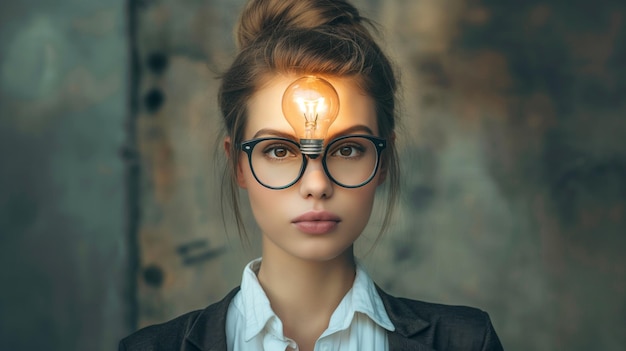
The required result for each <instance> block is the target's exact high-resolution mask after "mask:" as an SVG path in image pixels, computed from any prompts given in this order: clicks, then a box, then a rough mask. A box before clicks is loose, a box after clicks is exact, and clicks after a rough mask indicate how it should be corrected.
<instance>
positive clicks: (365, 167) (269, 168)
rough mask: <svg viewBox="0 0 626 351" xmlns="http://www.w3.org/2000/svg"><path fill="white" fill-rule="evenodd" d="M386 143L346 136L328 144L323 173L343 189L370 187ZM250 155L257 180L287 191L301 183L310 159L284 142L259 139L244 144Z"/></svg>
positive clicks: (293, 144)
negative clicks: (366, 185)
mask: <svg viewBox="0 0 626 351" xmlns="http://www.w3.org/2000/svg"><path fill="white" fill-rule="evenodd" d="M386 146H387V142H386V140H385V139H381V138H377V137H375V136H371V135H346V136H342V137H339V138H337V139H334V140H332V141H331V142H329V143H328V145H327V146H326V148H325V150H324V154H323V156H322V165H323V166H324V171H325V172H326V175H327V176H328V178H329V179H330V180H332V181H333V182H334V183H335V184H337V185H339V186H342V187H344V188H358V187H361V186H364V185H365V184H367V183H369V182H370V181H371V180H372V178H374V175H376V172H377V171H378V165H379V163H380V155H381V152H382V151H383V150H384V149H385V147H386ZM241 150H242V151H243V152H245V153H246V154H248V161H249V162H250V169H251V170H252V174H253V175H254V178H255V179H256V180H257V182H259V184H261V185H263V186H264V187H266V188H270V189H276V190H278V189H285V188H288V187H290V186H292V185H294V184H295V183H297V182H298V180H300V178H301V177H302V175H303V174H304V170H305V169H306V165H307V162H308V157H307V156H306V155H304V154H303V153H302V152H301V151H300V145H299V144H298V143H297V142H295V141H293V140H291V139H285V138H274V137H272V138H259V139H252V140H248V141H245V142H243V143H241Z"/></svg>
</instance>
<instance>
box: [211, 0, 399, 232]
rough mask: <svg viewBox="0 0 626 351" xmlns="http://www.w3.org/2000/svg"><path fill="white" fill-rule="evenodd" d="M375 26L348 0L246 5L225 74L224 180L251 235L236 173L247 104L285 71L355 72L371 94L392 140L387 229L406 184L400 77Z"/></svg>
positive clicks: (255, 0)
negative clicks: (398, 135) (401, 163)
mask: <svg viewBox="0 0 626 351" xmlns="http://www.w3.org/2000/svg"><path fill="white" fill-rule="evenodd" d="M368 26H369V27H371V28H373V25H372V22H371V21H370V20H369V19H367V18H365V17H362V16H361V15H360V14H359V12H358V10H357V9H356V8H354V6H352V5H351V4H350V3H348V2H347V1H344V0H251V1H249V2H248V3H247V4H246V6H245V8H244V9H243V11H242V13H241V17H240V19H239V23H238V24H237V27H236V40H237V45H238V47H239V52H238V54H237V56H236V57H235V60H234V61H233V63H232V65H231V66H230V68H229V69H228V70H227V71H226V73H225V74H224V75H223V76H222V84H221V86H220V90H219V93H218V101H219V106H220V109H221V112H222V115H223V117H224V124H225V131H224V133H225V134H226V135H228V136H229V137H230V138H231V144H230V145H231V150H229V151H230V159H229V164H228V166H227V167H226V169H225V174H224V178H223V179H222V183H223V185H225V184H224V183H225V182H226V181H229V182H230V184H229V186H223V187H222V199H224V198H225V195H226V194H225V192H226V191H229V195H230V196H229V197H230V200H231V205H232V209H233V211H234V214H235V219H236V222H237V227H238V230H239V233H240V235H245V228H244V225H243V220H242V218H241V214H240V208H239V197H238V194H239V193H238V187H237V183H236V170H237V165H238V162H239V157H240V152H239V149H238V147H239V145H240V143H241V142H242V141H243V140H242V137H243V131H244V127H245V123H246V115H247V112H246V108H247V103H248V101H249V100H250V98H251V97H252V95H253V94H254V93H255V92H256V91H257V89H259V88H260V87H261V86H262V85H263V83H264V82H265V81H266V80H267V79H268V78H270V77H271V75H273V74H279V73H292V74H321V75H327V76H335V77H349V78H352V79H354V80H355V82H356V83H357V84H358V86H359V87H360V88H361V89H362V91H363V92H364V93H365V94H367V95H368V96H370V97H372V99H373V100H374V103H375V107H376V114H377V119H378V130H379V133H380V137H382V138H385V139H387V149H386V150H385V152H384V154H383V156H382V160H383V165H384V168H385V169H386V171H387V180H386V182H387V183H388V186H389V192H388V204H387V210H386V213H385V217H384V220H383V224H382V227H381V230H380V233H381V234H382V233H383V232H384V231H385V230H386V229H387V227H388V225H389V223H390V221H391V218H392V213H393V209H394V207H395V203H396V200H397V196H398V189H399V183H400V181H399V169H398V168H399V167H398V160H397V150H396V145H395V134H394V129H395V126H396V89H397V82H396V77H395V74H394V71H393V68H392V65H391V63H390V61H389V59H388V58H387V56H386V55H385V54H384V53H383V52H382V50H381V49H380V47H379V46H378V45H377V43H376V42H375V40H374V39H373V37H372V35H371V34H370V31H369V30H368ZM227 179H228V180H227ZM246 238H247V237H246Z"/></svg>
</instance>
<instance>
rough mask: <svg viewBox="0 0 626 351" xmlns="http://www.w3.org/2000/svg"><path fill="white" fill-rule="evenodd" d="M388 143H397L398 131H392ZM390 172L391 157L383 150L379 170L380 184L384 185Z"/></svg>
mask: <svg viewBox="0 0 626 351" xmlns="http://www.w3.org/2000/svg"><path fill="white" fill-rule="evenodd" d="M388 143H389V144H391V145H395V144H396V133H391V135H390V136H389V138H388ZM388 172H389V158H388V156H387V153H386V152H383V154H382V156H381V157H380V169H379V170H378V173H379V176H378V185H382V184H383V183H384V182H385V180H386V179H387V173H388Z"/></svg>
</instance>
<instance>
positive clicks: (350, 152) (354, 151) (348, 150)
mask: <svg viewBox="0 0 626 351" xmlns="http://www.w3.org/2000/svg"><path fill="white" fill-rule="evenodd" d="M361 153H362V148H361V147H359V146H358V145H342V146H340V147H338V148H337V150H335V152H333V155H334V156H340V157H357V156H359V155H360V154H361Z"/></svg>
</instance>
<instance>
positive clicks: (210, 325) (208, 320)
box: [183, 287, 239, 351]
mask: <svg viewBox="0 0 626 351" xmlns="http://www.w3.org/2000/svg"><path fill="white" fill-rule="evenodd" d="M237 292H239V287H237V288H235V289H233V290H231V292H230V293H228V295H226V296H225V297H224V298H223V299H222V300H221V301H219V302H217V303H215V304H213V305H211V306H209V307H207V308H206V309H204V311H202V312H201V313H200V315H199V316H198V318H197V319H196V321H195V322H194V323H193V325H192V326H191V327H190V329H189V332H188V333H187V336H186V338H185V339H186V340H187V341H188V343H187V344H186V345H185V346H187V345H189V346H190V348H188V349H187V348H184V349H183V350H184V351H192V350H194V351H195V350H201V351H225V350H226V314H227V313H228V306H229V305H230V302H231V301H232V299H233V298H234V297H235V295H236V294H237Z"/></svg>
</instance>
